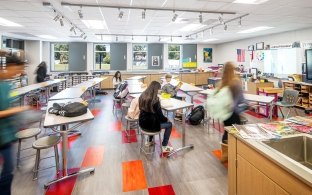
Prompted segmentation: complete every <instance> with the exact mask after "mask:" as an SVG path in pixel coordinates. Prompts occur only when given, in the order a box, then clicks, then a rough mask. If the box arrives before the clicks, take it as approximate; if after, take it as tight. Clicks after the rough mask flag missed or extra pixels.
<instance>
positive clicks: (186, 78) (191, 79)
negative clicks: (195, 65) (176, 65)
mask: <svg viewBox="0 0 312 195" xmlns="http://www.w3.org/2000/svg"><path fill="white" fill-rule="evenodd" d="M181 81H182V82H185V83H189V84H191V83H193V84H194V85H195V74H194V73H189V74H188V73H183V74H181Z"/></svg>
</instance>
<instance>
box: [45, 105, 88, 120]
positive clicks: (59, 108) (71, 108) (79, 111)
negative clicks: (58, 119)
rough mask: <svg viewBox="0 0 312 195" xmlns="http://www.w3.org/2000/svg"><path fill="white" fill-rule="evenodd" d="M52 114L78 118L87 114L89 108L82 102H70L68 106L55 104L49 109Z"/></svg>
mask: <svg viewBox="0 0 312 195" xmlns="http://www.w3.org/2000/svg"><path fill="white" fill-rule="evenodd" d="M48 111H49V113H50V114H56V115H61V116H65V117H76V116H80V115H83V114H85V113H87V111H88V106H87V105H85V104H83V103H80V102H69V103H67V104H58V103H54V104H53V107H51V108H49V110H48Z"/></svg>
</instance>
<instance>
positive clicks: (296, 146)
mask: <svg viewBox="0 0 312 195" xmlns="http://www.w3.org/2000/svg"><path fill="white" fill-rule="evenodd" d="M262 142H263V143H264V144H266V145H267V146H269V147H271V148H273V149H274V150H277V151H278V152H280V153H282V154H284V155H286V156H288V157H289V158H291V159H293V160H295V161H296V162H298V163H300V164H302V165H304V166H306V167H307V168H309V169H311V170H312V136H310V135H302V134H301V135H298V136H291V137H285V138H282V139H279V140H270V141H262Z"/></svg>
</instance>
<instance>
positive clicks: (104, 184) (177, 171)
mask: <svg viewBox="0 0 312 195" xmlns="http://www.w3.org/2000/svg"><path fill="white" fill-rule="evenodd" d="M97 98H100V99H101V102H100V103H96V104H95V105H94V106H93V105H91V106H90V107H91V109H93V108H97V109H100V110H101V112H100V113H99V115H98V116H97V117H96V118H95V119H94V120H93V121H91V122H89V123H87V124H85V125H84V126H82V127H80V129H79V130H80V131H81V132H82V135H81V136H79V137H75V138H73V139H72V140H71V141H70V143H69V146H70V149H69V153H68V158H69V162H68V165H69V168H80V167H81V164H82V162H83V159H84V155H85V153H86V151H87V150H88V148H89V147H91V146H103V147H104V155H103V161H102V164H100V165H98V166H96V167H95V174H94V175H89V174H84V175H80V176H79V177H78V178H77V181H76V183H75V186H74V189H73V191H72V194H75V195H97V194H100V195H115V194H116V195H122V194H128V195H130V194H131V195H143V194H144V195H145V194H148V189H143V190H138V191H131V192H123V191H122V190H123V183H122V181H123V175H122V163H123V162H127V161H135V160H142V162H143V166H144V173H145V177H146V181H147V187H148V188H151V187H158V186H165V185H172V187H173V189H174V192H175V194H181V195H208V194H211V195H221V194H227V191H228V184H227V169H226V168H225V167H224V166H223V164H221V163H220V162H219V161H218V160H217V159H216V157H215V156H214V155H213V154H212V151H213V150H216V149H219V148H220V140H221V136H222V133H220V132H219V131H218V130H216V129H213V128H210V132H207V126H203V125H198V126H191V125H186V143H192V144H194V146H195V147H194V150H191V151H187V152H180V153H179V154H178V155H177V156H176V157H174V158H170V159H167V158H160V157H159V155H157V154H154V155H153V156H152V157H146V156H145V155H144V154H143V153H140V152H139V144H140V137H138V142H135V143H126V144H123V143H122V136H121V132H120V131H118V121H120V114H118V116H119V117H116V115H114V114H113V112H112V93H109V94H108V95H106V96H97ZM195 99H200V97H197V96H196V97H195ZM201 101H203V99H201ZM245 116H246V117H247V118H248V120H249V122H257V121H266V120H267V119H259V118H255V117H252V116H250V115H245ZM116 124H117V127H116ZM175 127H176V128H177V131H178V132H180V123H179V122H175ZM47 131H49V130H48V129H47ZM43 132H44V130H43ZM43 135H44V133H42V134H41V136H43ZM181 141H182V140H181V138H171V139H170V143H171V144H172V145H173V147H175V148H177V147H179V146H181ZM32 142H33V140H32V139H29V140H27V141H24V142H23V143H22V147H30V146H31V144H32ZM59 151H60V150H59ZM30 154H35V151H34V150H32V149H29V150H26V151H23V152H22V156H25V155H30ZM50 155H53V150H52V149H47V150H45V151H44V152H43V153H42V157H44V156H50ZM34 162H35V158H34V156H32V157H30V158H27V159H25V160H22V162H21V166H20V168H19V169H16V171H15V175H14V181H13V185H12V192H13V195H35V194H45V190H44V188H43V184H44V183H46V182H48V181H50V180H52V179H53V178H55V169H54V168H51V169H48V170H45V171H41V172H39V176H38V180H37V181H33V180H32V168H33V166H34ZM51 165H54V159H53V158H51V159H47V160H42V161H41V162H40V167H41V168H44V167H48V166H51Z"/></svg>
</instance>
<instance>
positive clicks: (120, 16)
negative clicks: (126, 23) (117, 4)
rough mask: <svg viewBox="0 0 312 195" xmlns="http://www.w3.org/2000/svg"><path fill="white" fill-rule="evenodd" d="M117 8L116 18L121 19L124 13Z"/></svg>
mask: <svg viewBox="0 0 312 195" xmlns="http://www.w3.org/2000/svg"><path fill="white" fill-rule="evenodd" d="M118 10H119V14H118V19H119V20H121V19H122V17H123V15H124V12H123V11H121V10H120V8H119V9H118Z"/></svg>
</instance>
